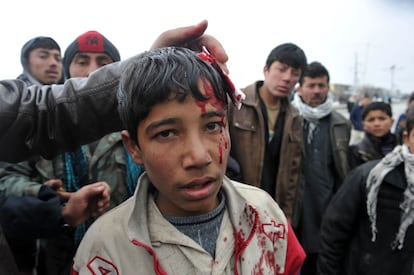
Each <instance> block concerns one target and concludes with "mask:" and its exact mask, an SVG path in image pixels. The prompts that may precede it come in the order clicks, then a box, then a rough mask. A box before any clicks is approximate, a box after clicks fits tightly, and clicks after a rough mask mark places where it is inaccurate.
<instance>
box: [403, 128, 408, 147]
mask: <svg viewBox="0 0 414 275" xmlns="http://www.w3.org/2000/svg"><path fill="white" fill-rule="evenodd" d="M402 137H403V141H404V143H405V144H408V133H407V131H406V130H404V131H403V136H402Z"/></svg>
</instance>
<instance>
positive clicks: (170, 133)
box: [155, 130, 174, 139]
mask: <svg viewBox="0 0 414 275" xmlns="http://www.w3.org/2000/svg"><path fill="white" fill-rule="evenodd" d="M173 134H174V133H173V131H172V130H164V131H161V132H159V133H157V134H156V135H155V138H161V139H167V138H170V137H172V136H173Z"/></svg>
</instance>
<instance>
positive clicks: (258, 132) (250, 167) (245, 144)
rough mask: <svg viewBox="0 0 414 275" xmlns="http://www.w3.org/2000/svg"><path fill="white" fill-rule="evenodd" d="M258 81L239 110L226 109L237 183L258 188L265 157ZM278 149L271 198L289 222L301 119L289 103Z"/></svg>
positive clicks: (297, 173) (297, 172) (247, 91)
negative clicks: (238, 167)
mask: <svg viewBox="0 0 414 275" xmlns="http://www.w3.org/2000/svg"><path fill="white" fill-rule="evenodd" d="M261 85H262V83H260V82H256V83H253V84H252V85H250V86H248V87H246V88H245V89H244V90H243V92H244V93H245V94H246V99H245V100H244V101H243V106H242V108H241V109H240V110H237V108H235V107H232V106H231V107H230V108H231V109H230V110H229V127H230V136H231V141H232V145H231V147H232V149H231V155H232V157H233V158H235V159H236V160H237V161H238V163H239V164H240V170H241V177H242V178H241V181H242V182H244V183H248V184H251V185H254V186H257V187H260V186H261V181H262V171H263V165H264V155H265V144H264V142H265V136H266V133H265V131H266V127H265V120H264V117H263V114H262V111H261V108H260V100H259V98H258V96H257V92H256V89H257V88H259V87H260V86H261ZM282 135H283V138H282V143H281V148H280V162H279V163H280V164H279V168H278V174H277V178H276V179H275V184H276V188H275V189H276V194H274V195H273V198H274V199H275V200H276V201H277V203H278V204H279V206H280V207H281V208H282V210H283V211H284V213H285V215H286V216H287V217H288V218H289V219H290V218H291V217H292V213H293V210H294V209H293V208H294V205H295V200H296V192H297V185H298V182H299V179H300V164H301V158H302V155H301V150H302V138H303V137H302V120H301V118H300V116H299V112H298V110H297V109H296V108H295V107H293V106H292V105H291V104H288V106H287V109H286V117H285V125H284V129H283V134H282Z"/></svg>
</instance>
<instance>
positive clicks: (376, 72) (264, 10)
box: [0, 0, 414, 93]
mask: <svg viewBox="0 0 414 275" xmlns="http://www.w3.org/2000/svg"><path fill="white" fill-rule="evenodd" d="M145 2H147V3H145ZM145 2H144V1H142V0H141V1H130V0H118V1H105V0H100V1H97V0H82V1H81V0H71V1H51V0H35V1H33V0H20V1H19V0H14V1H7V2H4V3H3V4H2V5H3V9H2V15H1V18H0V26H1V27H0V35H1V51H0V60H1V61H2V62H1V64H2V65H1V67H0V79H7V78H15V77H16V76H17V75H18V74H20V73H21V71H22V67H21V64H20V50H21V47H22V45H23V44H24V43H25V42H26V41H27V40H29V39H31V38H33V37H35V36H39V35H43V36H51V37H52V38H54V39H55V40H56V41H57V42H58V43H59V45H60V46H61V48H62V53H63V52H64V50H65V48H66V47H67V46H68V45H69V44H70V43H71V42H72V41H73V40H74V39H75V38H76V37H77V36H78V35H80V34H81V33H83V32H85V31H88V30H97V31H99V32H101V33H102V34H104V35H105V36H106V37H107V38H108V39H109V40H111V41H112V42H113V43H114V44H115V45H116V46H117V47H118V49H119V51H120V53H121V58H123V59H124V58H127V57H130V56H133V55H135V54H137V53H139V52H141V51H144V50H146V49H148V48H149V47H150V46H151V44H152V42H153V41H154V39H155V38H156V37H157V36H158V34H160V33H161V32H162V31H164V30H166V29H170V28H175V27H181V26H186V25H191V24H195V23H197V22H199V21H201V20H202V19H207V20H208V21H209V27H208V29H207V33H209V34H212V35H214V36H215V37H217V38H218V39H219V40H220V41H221V42H222V44H223V45H224V47H225V49H226V51H227V53H228V55H229V57H230V61H229V63H228V67H229V69H230V76H231V78H232V79H233V81H234V82H235V84H236V85H237V86H239V87H244V86H246V85H248V84H250V83H252V82H254V81H256V80H259V79H262V78H263V66H264V63H265V60H266V57H267V55H268V54H269V52H270V51H271V50H272V49H273V48H274V47H275V46H277V45H278V44H281V43H285V42H293V43H295V44H297V45H298V46H300V47H301V48H303V50H304V51H305V53H306V55H307V57H308V61H309V62H311V61H315V60H317V61H320V62H322V63H323V64H324V65H325V66H326V67H327V68H328V70H329V71H330V74H331V82H332V83H341V84H353V83H354V80H355V75H357V76H358V80H359V82H360V83H362V84H370V85H374V86H377V87H384V88H390V87H391V85H393V86H394V87H395V88H398V89H400V90H401V91H402V92H404V93H409V92H411V91H413V90H414V67H413V65H414V36H413V35H412V32H413V27H414V0H284V1H281V0H254V1H247V0H246V1H223V0H210V1H194V0H169V1H167V0H158V1H145ZM391 66H395V70H394V73H393V74H392V73H391V72H392V70H391V69H390V68H391ZM356 72H357V74H356Z"/></svg>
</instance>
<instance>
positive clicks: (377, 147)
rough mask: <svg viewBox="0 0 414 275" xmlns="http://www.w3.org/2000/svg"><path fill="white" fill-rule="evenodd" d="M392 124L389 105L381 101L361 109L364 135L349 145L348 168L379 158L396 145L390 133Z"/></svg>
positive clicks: (395, 140)
mask: <svg viewBox="0 0 414 275" xmlns="http://www.w3.org/2000/svg"><path fill="white" fill-rule="evenodd" d="M393 124H394V119H393V118H392V110H391V105H390V104H388V103H385V102H382V101H375V102H372V103H370V104H368V105H367V106H366V107H365V108H364V109H363V111H362V125H363V128H364V132H365V134H364V137H363V138H362V139H361V140H360V141H359V142H358V143H356V144H352V145H350V146H349V158H348V159H349V167H350V169H352V168H355V167H356V166H358V165H360V164H362V163H365V162H367V161H370V160H374V159H381V158H383V157H384V156H385V155H386V154H388V153H389V152H391V151H392V150H393V149H394V147H395V146H396V145H397V139H396V137H395V135H394V134H393V133H391V127H392V125H393Z"/></svg>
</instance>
